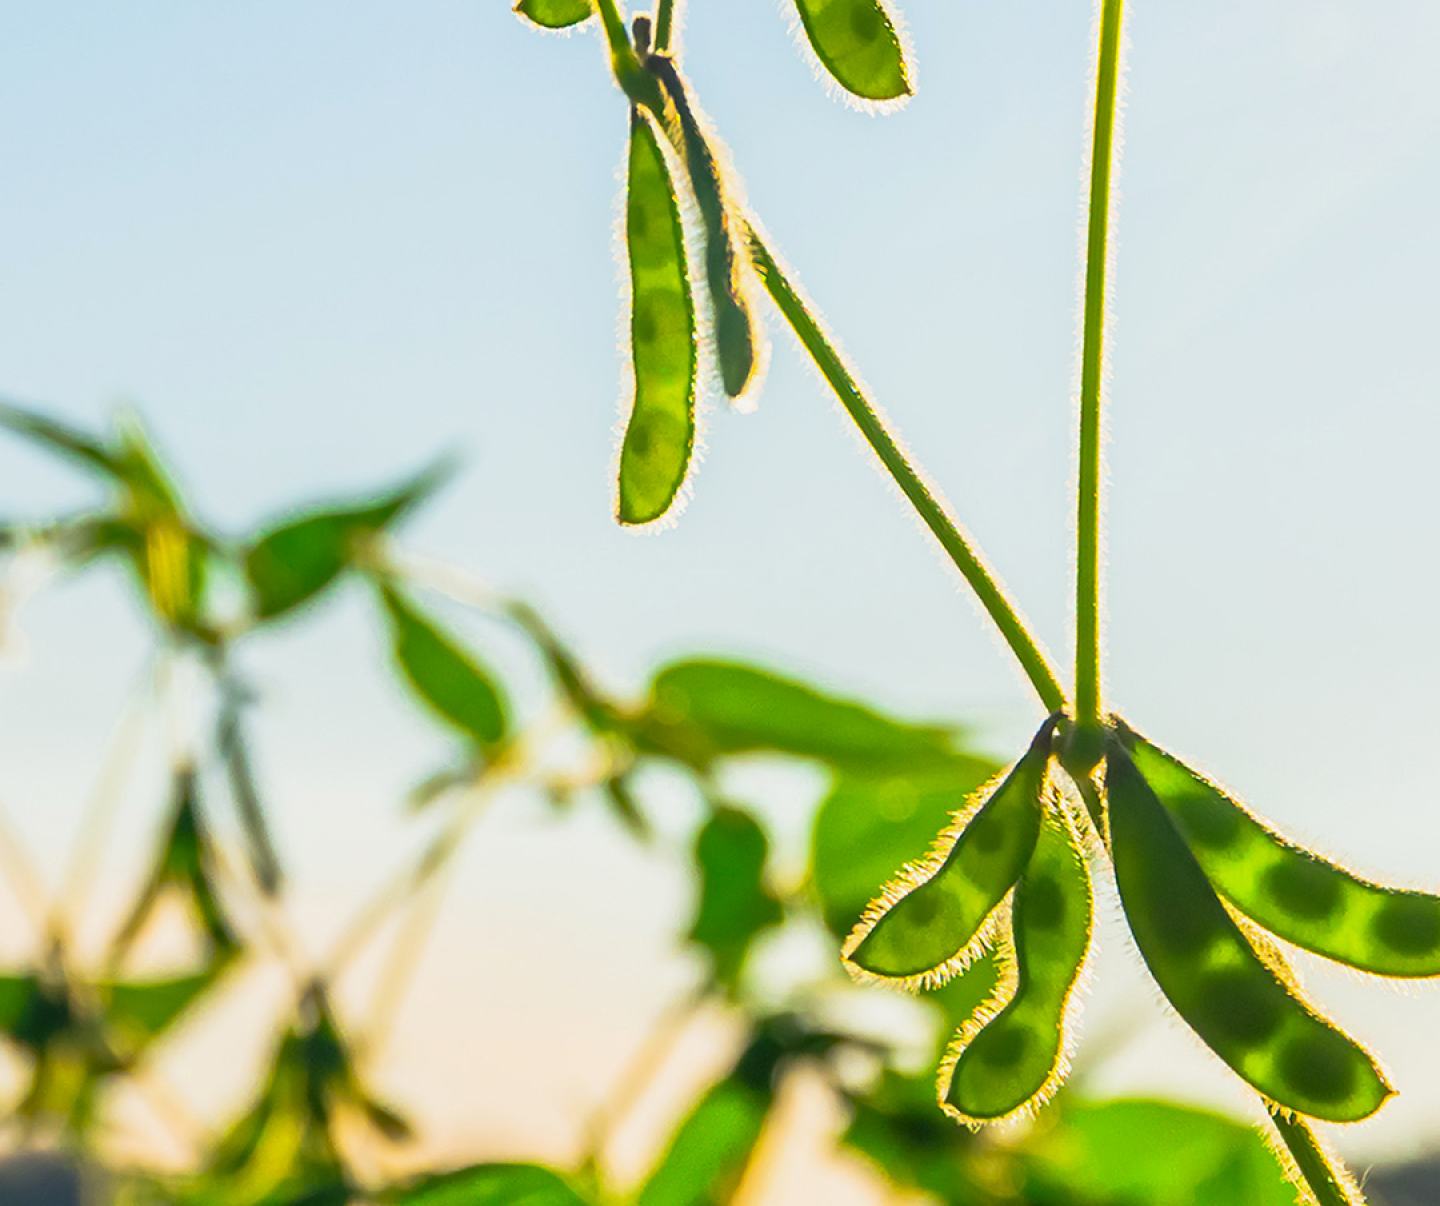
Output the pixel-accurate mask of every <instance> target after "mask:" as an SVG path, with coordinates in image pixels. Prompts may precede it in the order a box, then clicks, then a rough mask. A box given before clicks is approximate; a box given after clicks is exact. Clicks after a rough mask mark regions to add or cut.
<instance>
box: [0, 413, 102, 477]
mask: <svg viewBox="0 0 1440 1206" xmlns="http://www.w3.org/2000/svg"><path fill="white" fill-rule="evenodd" d="M0 427H4V428H6V429H7V430H9V431H13V432H14V433H15V434H16V435H19V436H23V437H24V438H25V439H27V440H30V441H32V442H33V443H36V444H39V445H40V446H41V447H42V448H45V449H47V450H49V451H50V452H54V453H57V454H59V455H60V456H63V457H68V458H69V459H71V460H74V461H77V462H79V463H80V464H81V465H84V466H85V467H86V468H88V469H92V470H96V471H98V472H99V473H100V474H101V475H103V476H105V477H106V478H108V479H109V480H111V481H112V482H114V481H119V480H120V479H121V478H122V477H123V476H124V470H123V467H122V465H121V461H120V457H119V456H118V455H117V454H116V453H115V452H114V451H112V450H111V449H110V448H108V447H106V445H105V444H104V442H103V441H100V440H97V439H94V438H93V437H91V436H89V435H86V434H85V433H84V432H82V431H79V430H78V429H76V428H73V427H70V426H68V425H67V424H65V423H61V422H59V421H58V420H56V419H51V418H49V417H47V416H45V415H42V414H39V413H38V412H36V411H33V410H27V409H25V408H24V407H20V406H15V405H14V404H12V403H9V402H0Z"/></svg>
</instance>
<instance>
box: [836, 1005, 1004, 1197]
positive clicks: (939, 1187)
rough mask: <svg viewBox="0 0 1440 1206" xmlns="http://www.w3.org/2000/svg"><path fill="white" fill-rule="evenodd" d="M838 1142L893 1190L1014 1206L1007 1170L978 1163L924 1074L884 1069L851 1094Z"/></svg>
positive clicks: (972, 1144) (975, 1148) (974, 1148)
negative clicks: (846, 1120)
mask: <svg viewBox="0 0 1440 1206" xmlns="http://www.w3.org/2000/svg"><path fill="white" fill-rule="evenodd" d="M962 979H963V977H962ZM956 982H958V981H956ZM947 987H948V985H947ZM840 1142H841V1143H842V1144H844V1145H845V1146H846V1147H849V1148H852V1149H854V1150H855V1151H857V1152H859V1153H860V1154H861V1155H863V1156H865V1157H867V1158H868V1159H869V1160H871V1161H872V1162H873V1163H874V1164H875V1165H876V1167H877V1170H878V1171H880V1172H881V1173H882V1174H883V1175H884V1176H885V1177H886V1179H887V1180H889V1181H890V1182H892V1183H893V1184H895V1185H899V1186H904V1187H907V1188H911V1189H918V1190H923V1191H925V1192H926V1193H929V1194H932V1195H934V1196H935V1197H936V1198H938V1199H939V1200H940V1201H942V1202H946V1203H953V1204H954V1206H978V1204H979V1203H984V1204H985V1206H1000V1204H1001V1203H1005V1202H1011V1201H1017V1199H1015V1198H1013V1197H1011V1196H1009V1195H1008V1194H1006V1193H1005V1192H1004V1191H1003V1190H1002V1188H1001V1186H1002V1185H1003V1183H1004V1181H1005V1179H1006V1178H1005V1171H1006V1170H1005V1169H1003V1168H1001V1169H999V1170H997V1169H995V1168H994V1167H993V1161H992V1162H991V1167H987V1165H986V1162H985V1161H984V1160H983V1159H979V1160H977V1159H976V1157H977V1154H978V1153H979V1146H980V1145H979V1142H978V1141H977V1139H976V1138H975V1136H974V1135H972V1134H971V1133H970V1132H969V1131H967V1130H965V1129H964V1128H963V1127H958V1126H956V1125H955V1123H953V1122H952V1121H951V1120H950V1119H949V1118H947V1117H946V1116H945V1115H944V1114H942V1113H941V1112H940V1110H939V1108H938V1107H937V1106H936V1104H935V1080H934V1077H933V1076H932V1075H931V1074H930V1073H929V1072H928V1071H927V1072H925V1073H923V1074H920V1075H917V1076H906V1075H903V1074H901V1073H900V1072H898V1071H896V1070H895V1069H893V1068H887V1069H885V1070H884V1071H883V1072H882V1073H881V1075H880V1077H879V1078H878V1079H877V1081H876V1082H875V1084H874V1085H872V1086H871V1087H870V1088H869V1089H868V1090H867V1091H865V1092H864V1093H857V1094H851V1095H850V1121H849V1123H848V1125H847V1126H846V1128H845V1130H844V1132H843V1134H842V1135H841V1137H840ZM997 1172H998V1173H999V1176H998V1178H997V1176H996V1173H997ZM997 1179H998V1181H999V1184H997V1183H996V1182H997Z"/></svg>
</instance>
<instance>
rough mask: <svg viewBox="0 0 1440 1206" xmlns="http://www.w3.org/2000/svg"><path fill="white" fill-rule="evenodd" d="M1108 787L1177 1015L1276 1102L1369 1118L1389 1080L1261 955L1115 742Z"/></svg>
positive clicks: (1149, 957)
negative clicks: (1231, 914)
mask: <svg viewBox="0 0 1440 1206" xmlns="http://www.w3.org/2000/svg"><path fill="white" fill-rule="evenodd" d="M1105 786H1106V796H1107V799H1108V803H1109V812H1110V851H1111V861H1112V863H1113V864H1114V868H1115V882H1116V885H1117V886H1118V888H1119V890H1120V902H1121V905H1122V906H1123V907H1124V910H1125V916H1126V918H1127V919H1128V920H1129V923H1130V930H1131V932H1132V933H1133V934H1134V935H1135V942H1136V945H1137V946H1139V948H1140V954H1141V956H1142V957H1143V958H1144V960H1145V963H1146V965H1147V966H1148V967H1149V969H1150V974H1151V975H1152V976H1153V977H1154V978H1155V982H1156V983H1157V984H1158V985H1159V986H1160V990H1161V991H1162V992H1163V993H1164V994H1165V996H1166V997H1167V998H1168V999H1169V1001H1170V1003H1171V1004H1172V1005H1173V1006H1174V1007H1175V1009H1176V1011H1177V1012H1178V1013H1179V1014H1180V1016H1181V1017H1182V1018H1184V1019H1185V1021H1186V1022H1187V1023H1188V1024H1189V1025H1190V1026H1191V1028H1192V1029H1193V1030H1194V1031H1195V1033H1196V1034H1198V1035H1199V1036H1200V1037H1201V1038H1202V1039H1203V1040H1204V1041H1205V1043H1206V1045H1207V1046H1209V1047H1210V1049H1211V1050H1212V1051H1214V1052H1215V1054H1216V1055H1218V1056H1219V1057H1220V1058H1221V1059H1222V1060H1224V1061H1225V1062H1226V1063H1227V1064H1229V1065H1230V1067H1231V1068H1232V1069H1234V1071H1235V1072H1236V1073H1238V1074H1239V1076H1240V1077H1241V1078H1242V1079H1243V1080H1245V1081H1246V1082H1247V1083H1248V1084H1249V1085H1251V1086H1252V1087H1253V1088H1254V1089H1256V1090H1257V1091H1258V1092H1260V1093H1261V1094H1263V1095H1264V1096H1265V1097H1266V1098H1268V1099H1269V1100H1270V1101H1272V1102H1274V1103H1275V1104H1276V1105H1279V1106H1282V1107H1284V1108H1286V1109H1291V1110H1295V1111H1297V1112H1298V1113H1301V1114H1308V1115H1310V1116H1311V1117H1314V1118H1322V1119H1325V1120H1327V1121H1330V1122H1354V1121H1357V1120H1358V1119H1361V1118H1367V1117H1369V1116H1370V1115H1371V1114H1373V1113H1374V1112H1375V1111H1376V1110H1377V1109H1379V1108H1380V1106H1381V1105H1382V1104H1383V1103H1384V1101H1385V1099H1386V1098H1387V1097H1389V1096H1390V1094H1391V1092H1392V1090H1391V1088H1390V1085H1389V1083H1388V1082H1387V1081H1386V1079H1385V1077H1384V1075H1383V1074H1382V1073H1381V1072H1380V1070H1379V1069H1378V1068H1377V1067H1376V1066H1375V1063H1374V1061H1373V1060H1372V1059H1371V1057H1370V1055H1369V1054H1368V1053H1367V1052H1366V1051H1365V1050H1364V1049H1363V1048H1362V1047H1360V1046H1359V1044H1357V1043H1356V1042H1355V1041H1354V1040H1353V1039H1351V1038H1350V1037H1349V1036H1347V1035H1345V1034H1343V1033H1342V1032H1341V1031H1340V1030H1339V1029H1337V1028H1336V1027H1335V1026H1334V1025H1333V1024H1332V1023H1331V1022H1329V1021H1327V1020H1326V1019H1325V1018H1323V1017H1321V1016H1320V1015H1319V1014H1318V1013H1316V1012H1315V1011H1314V1010H1313V1009H1312V1008H1311V1007H1310V1006H1309V1005H1308V1004H1307V1003H1306V1002H1305V1001H1304V1000H1303V999H1302V998H1301V997H1300V995H1299V992H1298V990H1297V989H1296V987H1295V985H1294V983H1293V981H1292V980H1291V978H1290V976H1289V973H1288V970H1287V969H1286V967H1285V965H1284V963H1283V962H1282V961H1281V959H1280V957H1279V955H1278V954H1276V953H1275V952H1267V953H1266V956H1265V957H1263V958H1262V956H1261V954H1260V952H1259V951H1257V949H1256V947H1255V946H1254V945H1253V944H1252V942H1251V941H1250V939H1249V938H1248V937H1247V936H1246V935H1245V934H1244V933H1243V932H1242V931H1241V929H1240V927H1239V926H1238V925H1237V924H1236V922H1235V920H1234V919H1233V918H1232V917H1231V916H1230V914H1229V912H1228V911H1227V910H1226V908H1225V906H1224V905H1223V904H1222V903H1221V902H1220V898H1219V897H1218V896H1217V895H1216V894H1215V890H1214V889H1213V888H1212V887H1211V885H1210V881H1209V880H1208V879H1207V878H1206V876H1205V872H1204V871H1203V870H1202V869H1201V867H1200V864H1199V863H1198V862H1197V861H1196V860H1195V856H1194V855H1192V854H1191V852H1190V848H1189V847H1188V846H1187V845H1186V844H1185V839H1184V838H1183V837H1182V836H1181V834H1180V831H1179V830H1178V829H1177V828H1176V827H1175V824H1174V823H1173V822H1172V820H1171V818H1170V814H1169V812H1168V811H1167V810H1166V809H1165V806H1164V805H1163V804H1162V803H1161V802H1160V800H1159V798H1158V797H1157V796H1156V794H1155V791H1154V790H1153V788H1152V787H1151V786H1150V784H1149V783H1148V782H1147V781H1146V779H1145V777H1144V776H1143V775H1142V774H1141V772H1140V771H1139V769H1137V767H1136V765H1135V763H1134V762H1132V761H1131V758H1130V755H1129V754H1128V753H1127V752H1126V751H1125V750H1124V748H1123V747H1122V746H1121V745H1120V743H1119V742H1118V741H1115V742H1111V744H1110V746H1109V749H1108V752H1107V757H1106V770H1105Z"/></svg>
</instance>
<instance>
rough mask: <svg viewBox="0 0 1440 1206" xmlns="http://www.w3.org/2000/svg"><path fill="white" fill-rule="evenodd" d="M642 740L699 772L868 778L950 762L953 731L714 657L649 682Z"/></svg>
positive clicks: (677, 666) (674, 666)
mask: <svg viewBox="0 0 1440 1206" xmlns="http://www.w3.org/2000/svg"><path fill="white" fill-rule="evenodd" d="M644 735H645V737H646V739H647V740H648V741H649V743H650V744H651V745H652V747H653V748H654V749H655V750H656V751H657V752H660V753H664V754H667V755H669V756H672V757H677V758H680V759H681V760H682V761H685V762H688V763H690V764H691V765H694V766H699V767H706V766H708V765H709V764H710V763H712V762H713V761H715V760H716V759H717V758H721V757H726V756H730V755H736V754H750V753H776V754H788V755H790V756H792V757H796V758H812V759H815V760H818V761H822V762H827V763H829V764H830V765H832V766H836V767H844V768H849V769H857V770H858V769H865V770H868V771H878V770H881V769H900V768H905V769H907V770H911V769H917V768H921V767H927V766H936V765H946V764H949V763H953V762H954V761H955V759H956V757H957V750H956V747H955V741H956V737H957V734H956V732H955V730H953V729H950V728H946V727H943V726H939V725H928V724H910V723H906V722H904V721H899V720H892V719H891V718H890V717H888V716H883V715H881V714H880V713H879V712H875V711H872V710H871V709H870V708H868V707H865V706H864V705H863V704H858V703H853V702H851V701H849V700H845V699H839V698H837V697H835V696H832V695H827V694H825V693H823V692H821V691H819V690H816V689H815V688H813V687H810V686H808V685H806V684H805V683H802V682H799V681H797V680H795V679H791V678H784V677H782V676H780V675H778V674H773V673H771V672H770V671H768V670H763V669H761V668H759V667H757V666H749V665H745V664H743V663H740V662H731V661H722V660H719V659H713V658H696V659H691V660H687V661H681V662H672V663H671V664H670V665H668V666H665V667H664V668H663V669H661V670H660V671H659V672H658V673H657V674H656V675H655V678H654V680H653V681H652V683H651V687H650V702H649V710H648V713H647V714H646V727H645V729H644ZM892 870H893V868H892Z"/></svg>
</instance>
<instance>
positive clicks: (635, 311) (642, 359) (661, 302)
mask: <svg viewBox="0 0 1440 1206" xmlns="http://www.w3.org/2000/svg"><path fill="white" fill-rule="evenodd" d="M625 250H626V256H627V259H628V262H629V267H630V363H631V367H632V370H633V376H634V388H635V395H634V401H633V403H632V405H631V408H630V417H629V420H628V421H627V423H626V427H625V438H624V442H623V443H622V444H621V446H620V470H619V491H618V498H617V512H618V516H619V519H620V522H621V523H624V524H644V523H650V522H652V521H653V520H656V519H659V518H660V517H661V516H663V515H664V514H665V513H666V512H667V511H668V510H669V509H670V507H671V506H672V505H673V504H674V502H675V500H676V498H677V497H678V496H679V493H680V489H681V487H682V486H683V485H684V482H685V475H686V472H687V471H688V468H689V465H690V458H691V455H692V453H693V451H694V448H695V377H696V361H697V356H696V348H695V306H694V301H693V298H692V296H691V292H690V274H689V269H688V267H687V264H686V259H685V235H684V230H683V228H682V227H681V224H680V207H679V203H678V202H677V200H676V197H675V187H674V184H673V183H672V182H671V179H670V170H669V167H668V166H667V164H666V162H665V156H664V153H663V151H662V150H661V147H660V141H659V139H658V138H657V137H656V136H655V129H654V127H653V126H652V125H651V124H650V122H649V121H648V120H646V118H645V117H643V116H642V115H641V114H640V113H639V112H638V111H637V110H634V109H632V110H631V112H630V155H629V162H628V168H627V172H626V192H625Z"/></svg>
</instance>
